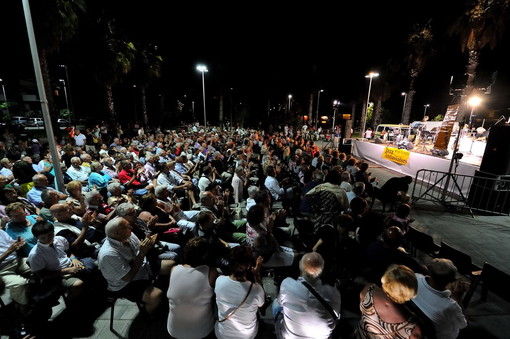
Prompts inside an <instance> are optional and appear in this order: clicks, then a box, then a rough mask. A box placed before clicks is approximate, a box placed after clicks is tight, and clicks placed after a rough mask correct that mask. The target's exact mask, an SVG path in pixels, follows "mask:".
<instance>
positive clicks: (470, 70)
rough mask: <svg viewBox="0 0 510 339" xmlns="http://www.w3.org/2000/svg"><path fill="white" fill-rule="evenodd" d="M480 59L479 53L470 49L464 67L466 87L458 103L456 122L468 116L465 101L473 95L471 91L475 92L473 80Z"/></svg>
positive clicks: (468, 111)
mask: <svg viewBox="0 0 510 339" xmlns="http://www.w3.org/2000/svg"><path fill="white" fill-rule="evenodd" d="M479 57H480V51H479V50H478V48H476V47H475V48H472V49H470V50H469V52H468V64H467V66H466V74H467V76H468V77H467V80H466V87H465V88H464V93H463V95H462V98H461V101H460V107H459V112H458V113H457V119H456V121H458V122H462V121H464V119H465V118H466V117H467V116H468V115H469V113H470V110H469V107H468V105H467V101H468V100H469V97H471V95H472V94H473V91H474V90H475V86H474V85H475V78H476V68H477V67H478V60H479Z"/></svg>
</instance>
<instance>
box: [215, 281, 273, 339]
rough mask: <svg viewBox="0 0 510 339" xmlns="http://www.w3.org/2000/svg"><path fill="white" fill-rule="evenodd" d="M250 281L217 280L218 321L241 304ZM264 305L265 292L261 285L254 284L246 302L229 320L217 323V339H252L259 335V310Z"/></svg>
mask: <svg viewBox="0 0 510 339" xmlns="http://www.w3.org/2000/svg"><path fill="white" fill-rule="evenodd" d="M250 284H251V282H250V281H243V282H239V281H234V280H232V279H231V278H230V277H228V276H225V275H222V276H219V277H218V279H216V285H215V288H214V292H215V293H216V305H217V306H218V319H220V320H221V319H225V317H227V316H228V315H229V314H230V313H231V312H232V311H233V310H234V309H235V308H236V307H237V306H239V305H240V304H241V302H242V301H243V299H244V298H245V296H246V294H247V293H248V289H249V288H250ZM263 304H264V290H263V289H262V287H261V286H260V285H259V284H253V286H252V289H251V291H250V294H249V295H248V298H247V299H246V301H245V302H244V303H243V304H242V305H241V306H240V307H239V308H238V309H237V311H236V312H235V313H234V315H232V317H230V318H229V319H228V320H226V321H223V322H221V323H220V322H219V321H217V322H216V325H215V326H214V332H215V333H216V337H218V338H223V339H238V338H244V339H252V338H255V336H256V335H257V330H258V321H257V310H258V308H259V307H261V306H262V305H263Z"/></svg>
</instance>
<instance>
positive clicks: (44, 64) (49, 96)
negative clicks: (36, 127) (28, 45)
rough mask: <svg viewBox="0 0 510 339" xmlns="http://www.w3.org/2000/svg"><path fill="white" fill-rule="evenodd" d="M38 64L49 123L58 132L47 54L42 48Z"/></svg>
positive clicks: (56, 110)
mask: <svg viewBox="0 0 510 339" xmlns="http://www.w3.org/2000/svg"><path fill="white" fill-rule="evenodd" d="M39 62H40V65H41V73H42V77H43V82H44V90H45V92H46V100H47V101H48V109H49V111H50V117H51V123H52V125H53V129H54V130H57V131H60V129H59V128H58V124H57V119H58V116H59V114H58V109H57V108H56V107H55V100H54V98H53V93H54V92H53V86H52V85H51V84H52V81H51V74H50V70H49V69H48V58H47V53H46V50H45V49H44V48H42V49H39Z"/></svg>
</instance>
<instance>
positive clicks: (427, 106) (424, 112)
mask: <svg viewBox="0 0 510 339" xmlns="http://www.w3.org/2000/svg"><path fill="white" fill-rule="evenodd" d="M429 106H430V105H429V104H426V105H423V107H425V109H424V110H423V120H425V114H427V108H429Z"/></svg>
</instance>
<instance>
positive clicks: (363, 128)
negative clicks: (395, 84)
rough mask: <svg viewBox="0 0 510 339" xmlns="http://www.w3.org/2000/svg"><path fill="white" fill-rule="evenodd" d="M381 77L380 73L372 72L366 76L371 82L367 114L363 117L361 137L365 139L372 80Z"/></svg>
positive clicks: (369, 83) (369, 84)
mask: <svg viewBox="0 0 510 339" xmlns="http://www.w3.org/2000/svg"><path fill="white" fill-rule="evenodd" d="M378 76H379V73H375V72H370V73H368V74H367V75H365V78H370V81H369V82H368V95H367V107H366V109H365V114H364V115H363V116H362V117H361V130H360V131H361V137H362V138H363V135H364V134H365V124H366V121H367V115H368V107H369V106H370V90H371V88H372V79H373V78H377V77H378Z"/></svg>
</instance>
